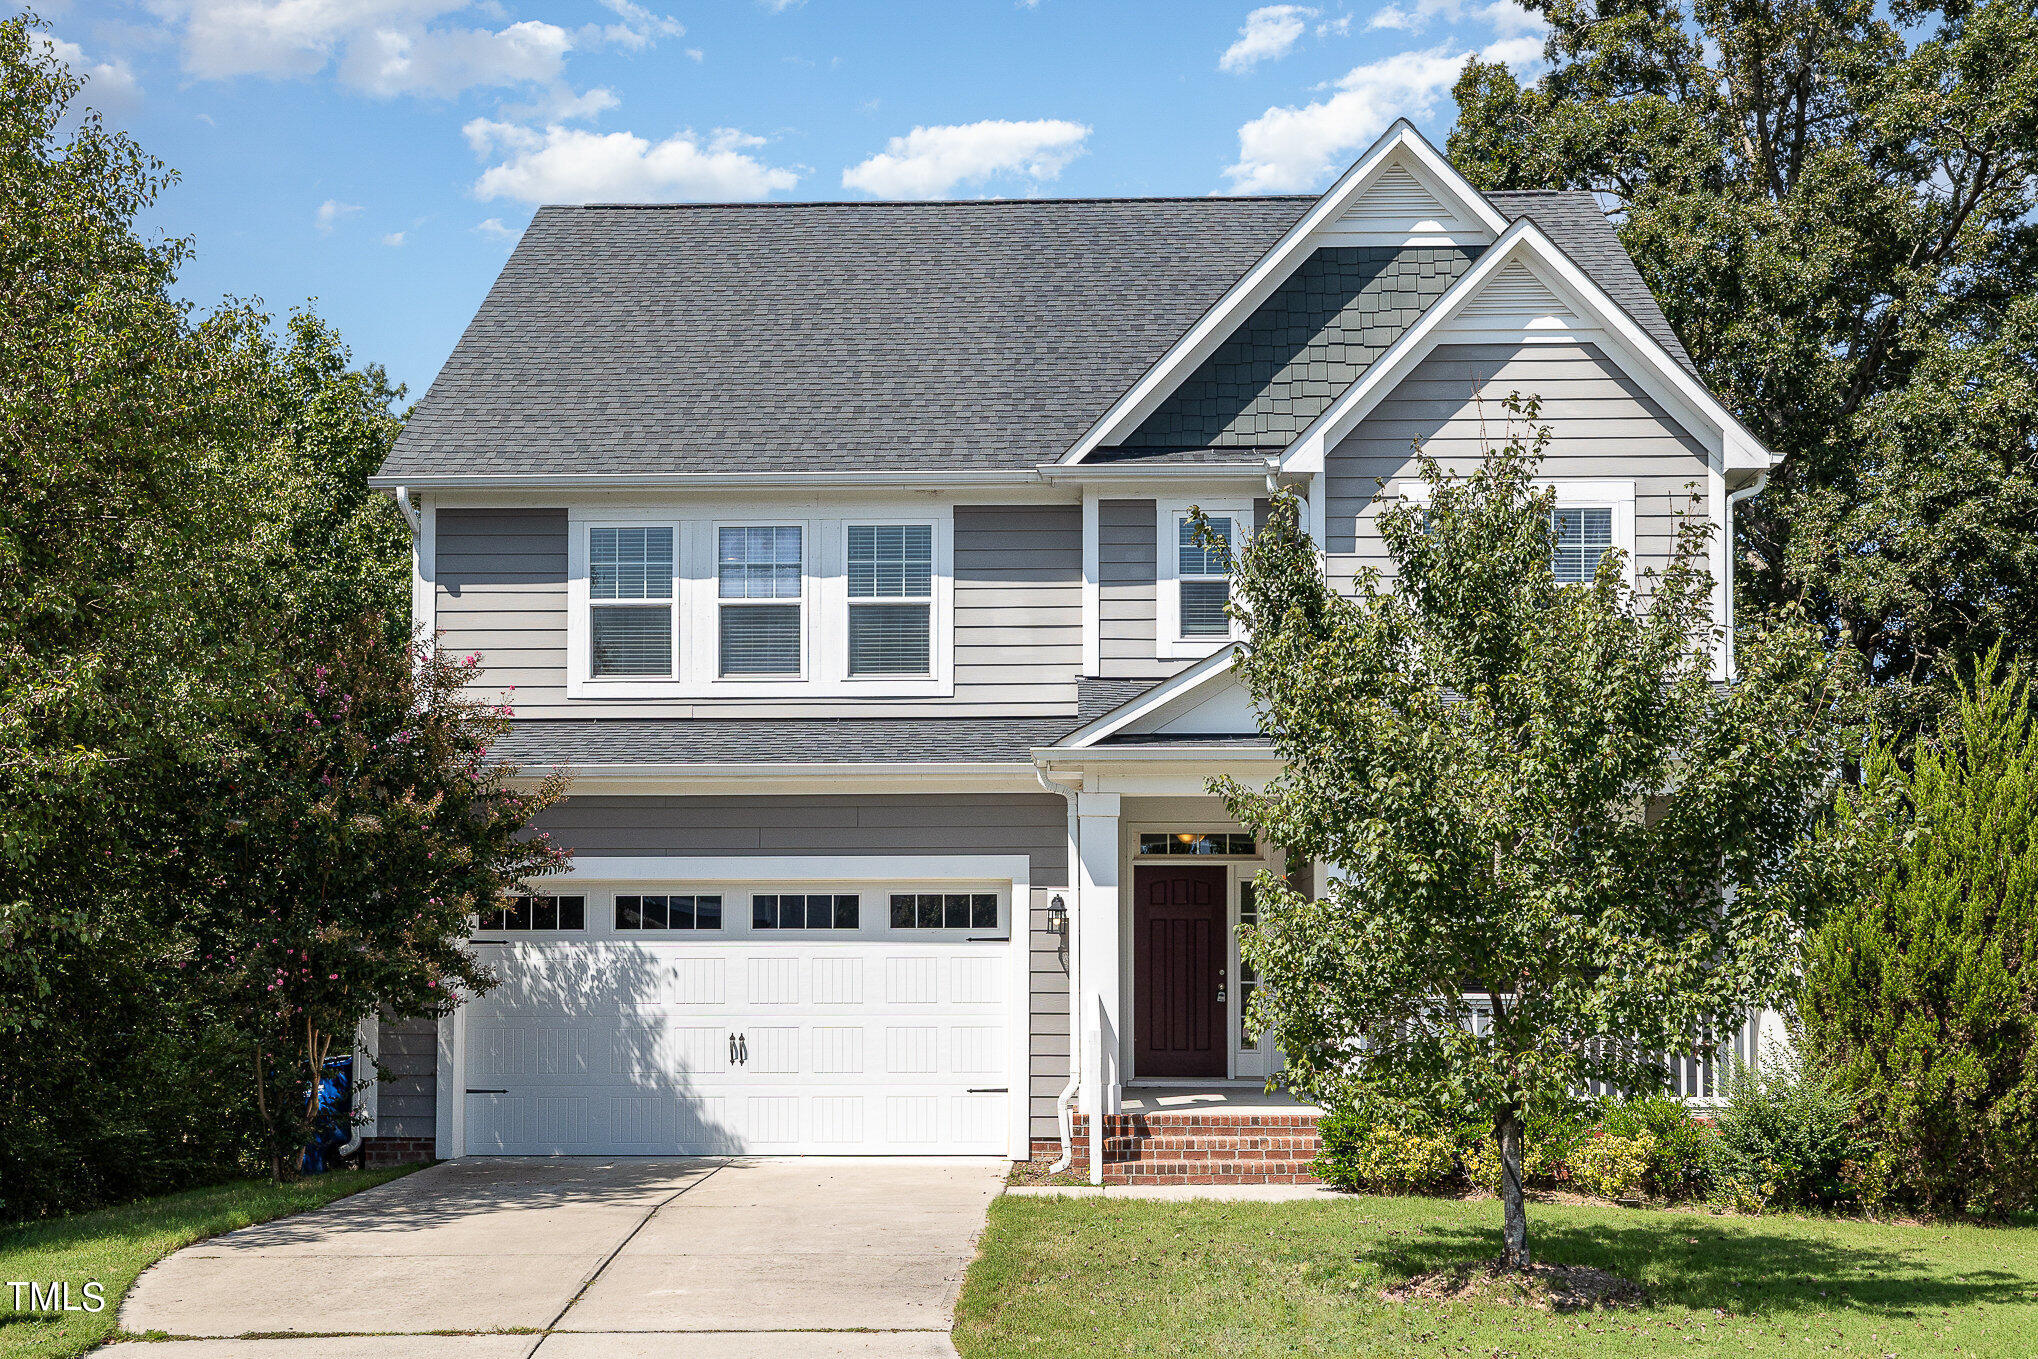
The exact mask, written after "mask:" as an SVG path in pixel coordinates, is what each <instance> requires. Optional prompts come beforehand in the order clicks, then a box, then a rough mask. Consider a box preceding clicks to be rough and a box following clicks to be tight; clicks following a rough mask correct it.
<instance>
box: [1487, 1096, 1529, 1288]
mask: <svg viewBox="0 0 2038 1359" xmlns="http://www.w3.org/2000/svg"><path fill="white" fill-rule="evenodd" d="M1522 1131H1523V1127H1522V1118H1521V1113H1520V1111H1519V1110H1515V1109H1509V1110H1508V1111H1507V1112H1505V1113H1503V1114H1502V1115H1501V1116H1500V1117H1499V1118H1498V1119H1496V1120H1495V1121H1494V1124H1493V1140H1494V1141H1496V1142H1498V1143H1499V1144H1500V1222H1501V1228H1500V1237H1501V1244H1500V1267H1501V1268H1502V1269H1505V1270H1516V1269H1527V1268H1528V1264H1529V1248H1528V1207H1527V1205H1526V1204H1525V1203H1524V1202H1523V1200H1522V1192H1521V1170H1522V1165H1521V1135H1522Z"/></svg>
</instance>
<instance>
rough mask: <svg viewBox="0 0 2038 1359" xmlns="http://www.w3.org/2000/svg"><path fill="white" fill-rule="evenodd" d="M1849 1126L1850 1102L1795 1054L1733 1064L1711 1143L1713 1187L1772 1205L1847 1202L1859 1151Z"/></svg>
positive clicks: (1827, 1077) (1827, 1205)
mask: <svg viewBox="0 0 2038 1359" xmlns="http://www.w3.org/2000/svg"><path fill="white" fill-rule="evenodd" d="M1853 1125H1854V1101H1853V1099H1852V1098H1850V1097H1849V1096H1848V1095H1847V1094H1846V1092H1844V1091H1843V1090H1841V1089H1840V1088H1839V1086H1838V1085H1837V1084H1836V1083H1835V1081H1834V1080H1833V1078H1832V1077H1831V1076H1830V1075H1827V1074H1824V1073H1821V1072H1818V1071H1814V1070H1812V1069H1811V1068H1810V1067H1808V1066H1807V1065H1806V1064H1805V1062H1804V1061H1803V1059H1802V1058H1800V1057H1799V1056H1797V1055H1796V1054H1795V1053H1792V1052H1788V1051H1783V1050H1776V1051H1772V1052H1771V1053H1769V1054H1768V1055H1767V1056H1765V1057H1764V1058H1763V1059H1762V1061H1761V1062H1759V1063H1757V1064H1752V1065H1751V1064H1738V1065H1736V1066H1735V1068H1734V1069H1733V1070H1732V1071H1731V1072H1729V1073H1728V1076H1727V1105H1726V1108H1725V1109H1723V1110H1722V1111H1721V1113H1720V1120H1719V1137H1718V1140H1717V1141H1716V1143H1715V1144H1714V1145H1715V1150H1716V1155H1715V1157H1714V1168H1713V1173H1714V1176H1715V1179H1716V1181H1717V1182H1718V1183H1717V1184H1716V1185H1715V1188H1716V1190H1717V1191H1718V1192H1719V1193H1721V1194H1722V1195H1723V1196H1724V1197H1726V1198H1728V1199H1730V1200H1733V1201H1737V1202H1745V1201H1750V1200H1752V1201H1757V1202H1760V1203H1761V1204H1763V1205H1764V1206H1767V1207H1773V1208H1835V1207H1838V1206H1840V1205H1842V1204H1844V1203H1847V1202H1849V1201H1850V1200H1852V1199H1853V1198H1854V1197H1855V1189H1854V1186H1853V1184H1852V1183H1851V1181H1853V1180H1854V1179H1856V1178H1857V1177H1858V1175H1859V1173H1860V1172H1859V1163H1860V1161H1861V1159H1862V1155H1863V1152H1864V1150H1865V1147H1864V1144H1863V1143H1862V1141H1861V1139H1860V1137H1859V1136H1858V1135H1857V1134H1856V1132H1855V1131H1854V1126H1853Z"/></svg>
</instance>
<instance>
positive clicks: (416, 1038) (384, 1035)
mask: <svg viewBox="0 0 2038 1359" xmlns="http://www.w3.org/2000/svg"><path fill="white" fill-rule="evenodd" d="M375 1060H376V1062H377V1063H378V1064H380V1066H381V1067H382V1072H383V1074H382V1076H381V1078H380V1080H379V1083H378V1085H377V1088H376V1091H375V1127H374V1128H373V1129H372V1132H373V1135H374V1136H376V1137H432V1136H435V1135H436V1134H437V1132H438V1127H439V1105H438V1099H439V1094H438V1082H437V1078H436V1075H435V1073H436V1072H437V1070H438V1063H439V1021H438V1020H436V1019H387V1018H385V1019H383V1020H382V1021H380V1022H379V1023H378V1024H377V1025H376V1026H375Z"/></svg>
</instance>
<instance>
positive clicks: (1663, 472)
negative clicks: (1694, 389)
mask: <svg viewBox="0 0 2038 1359" xmlns="http://www.w3.org/2000/svg"><path fill="white" fill-rule="evenodd" d="M1511 392H1519V393H1521V394H1522V395H1523V396H1536V397H1539V398H1540V399H1541V402H1542V408H1541V413H1540V417H1539V418H1540V420H1541V422H1542V423H1544V424H1546V425H1548V426H1549V427H1550V430H1551V435H1552V437H1551V441H1550V446H1549V452H1548V456H1547V457H1546V458H1545V459H1544V462H1543V468H1542V475H1544V476H1546V477H1549V478H1551V479H1553V480H1554V479H1577V480H1594V481H1632V482H1633V483H1634V484H1635V567H1636V570H1637V573H1638V574H1639V573H1640V572H1643V571H1648V570H1657V571H1660V570H1661V569H1662V568H1663V566H1664V565H1665V564H1666V563H1667V561H1668V560H1669V554H1670V551H1671V548H1672V546H1673V545H1674V542H1675V536H1676V531H1677V522H1678V517H1679V516H1680V515H1681V514H1683V513H1686V512H1696V513H1701V514H1703V513H1704V512H1705V510H1706V484H1707V476H1708V459H1707V454H1706V450H1705V448H1704V446H1703V445H1701V444H1700V443H1699V442H1698V441H1697V440H1696V439H1694V438H1693V437H1692V436H1691V435H1690V434H1688V433H1687V432H1686V431H1684V430H1683V429H1682V428H1681V427H1679V425H1678V424H1677V422H1676V421H1675V420H1674V419H1672V418H1671V416H1670V414H1669V412H1667V411H1665V410H1664V409H1663V408H1662V407H1661V406H1660V405H1658V404H1657V403H1656V402H1655V401H1654V400H1653V399H1651V398H1650V397H1649V396H1648V394H1647V393H1645V392H1643V391H1642V389H1641V388H1640V387H1638V386H1637V385H1636V384H1635V383H1634V381H1633V380H1632V379H1630V378H1628V377H1627V376H1626V375H1625V374H1623V373H1622V372H1621V371H1620V370H1619V369H1618V368H1617V367H1615V365H1614V364H1613V363H1612V361H1611V360H1609V359H1608V358H1607V357H1606V356H1605V355H1604V354H1603V353H1601V352H1600V350H1599V348H1598V347H1597V346H1596V345H1590V344H1585V345H1569V344H1566V345H1556V344H1547V345H1544V344H1539V345H1533V346H1515V345H1503V344H1462V345H1439V346H1438V347H1437V348H1436V350H1435V351H1433V352H1432V353H1431V354H1430V355H1429V357H1428V358H1426V359H1424V360H1423V361H1422V363H1420V364H1419V365H1417V367H1416V368H1415V370H1414V371H1413V372H1412V373H1410V374H1409V375H1408V377H1406V378H1404V379H1403V380H1402V381H1401V383H1400V385H1399V386H1397V387H1396V388H1395V389H1394V391H1393V392H1392V393H1391V394H1390V395H1388V397H1387V398H1386V399H1385V400H1383V401H1381V403H1380V404H1379V405H1378V406H1376V407H1374V409H1373V411H1372V412H1371V413H1370V414H1369V415H1368V416H1367V417H1366V419H1365V420H1364V421H1363V422H1362V423H1361V424H1360V425H1359V427H1358V428H1357V429H1356V430H1354V431H1353V432H1352V433H1351V435H1349V436H1348V437H1347V438H1346V439H1345V440H1344V441H1343V442H1341V443H1340V444H1338V446H1337V447H1336V448H1334V449H1333V450H1331V452H1330V454H1329V456H1328V457H1327V459H1326V486H1327V490H1328V496H1329V499H1328V501H1327V504H1326V506H1325V521H1324V530H1325V537H1326V539H1327V542H1326V548H1327V550H1328V552H1329V554H1330V557H1331V564H1330V569H1331V573H1332V575H1333V576H1334V577H1336V578H1339V579H1344V580H1349V579H1350V578H1351V577H1352V575H1353V574H1355V572H1356V571H1357V570H1358V569H1359V568H1361V567H1372V568H1373V569H1375V570H1377V571H1379V572H1381V574H1382V575H1383V576H1385V575H1387V574H1389V573H1390V568H1391V563H1390V562H1389V561H1388V560H1387V558H1386V555H1385V552H1384V548H1383V545H1382V543H1381V541H1380V537H1379V532H1378V529H1377V526H1376V525H1375V524H1374V522H1373V521H1374V519H1375V517H1376V516H1377V515H1378V513H1379V511H1380V510H1381V509H1382V508H1383V500H1385V499H1386V497H1382V496H1381V495H1380V493H1379V488H1378V486H1377V484H1376V483H1377V482H1378V481H1382V480H1384V481H1386V482H1387V483H1388V485H1387V497H1392V496H1394V495H1395V494H1396V492H1397V491H1398V490H1399V484H1398V483H1400V482H1402V481H1404V480H1415V479H1417V477H1416V474H1415V470H1414V454H1413V452H1412V450H1411V447H1410V445H1411V443H1412V442H1414V441H1418V440H1419V441H1420V442H1421V443H1422V446H1423V447H1424V449H1425V450H1427V451H1428V452H1429V453H1430V454H1431V455H1432V456H1433V457H1435V458H1436V459H1437V460H1438V461H1440V462H1441V463H1443V464H1444V465H1445V466H1446V467H1447V468H1449V469H1450V470H1452V471H1454V472H1457V473H1460V474H1463V473H1465V472H1469V471H1470V470H1472V468H1473V467H1474V466H1475V465H1476V463H1477V461H1478V460H1479V458H1480V456H1481V454H1482V453H1483V452H1484V451H1485V450H1486V449H1487V448H1488V447H1491V446H1493V445H1495V444H1499V443H1502V442H1504V441H1505V440H1506V438H1507V437H1508V436H1507V432H1506V431H1507V412H1506V411H1505V410H1504V409H1503V408H1502V406H1501V402H1502V401H1503V400H1504V399H1505V398H1506V397H1507V396H1508V394H1509V393H1511ZM1482 425H1483V428H1482Z"/></svg>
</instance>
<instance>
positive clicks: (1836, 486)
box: [1450, 0, 2038, 727]
mask: <svg viewBox="0 0 2038 1359" xmlns="http://www.w3.org/2000/svg"><path fill="white" fill-rule="evenodd" d="M1524 4H1525V5H1526V7H1527V8H1528V9H1529V10H1531V11H1533V12H1535V13H1537V14H1538V15H1540V16H1541V17H1543V18H1545V19H1547V20H1548V21H1549V24H1550V31H1549V39H1548V44H1547V47H1546V49H1545V57H1546V61H1547V65H1546V66H1544V67H1543V68H1542V69H1541V71H1540V73H1539V74H1538V75H1537V76H1536V77H1535V79H1534V80H1533V81H1532V82H1531V83H1529V84H1526V85H1524V84H1521V83H1520V82H1518V81H1517V80H1516V79H1515V77H1514V76H1513V75H1512V74H1511V73H1510V72H1509V70H1508V68H1507V67H1506V66H1505V65H1503V64H1499V63H1490V64H1489V63H1482V62H1474V63H1472V64H1471V65H1470V66H1468V67H1467V69H1466V71H1465V73H1464V75H1463V77H1462V78H1461V79H1460V81H1459V83H1458V86H1457V91H1456V93H1457V97H1458V104H1459V109H1460V113H1459V119H1458V123H1457V126H1456V127H1455V128H1454V129H1453V130H1452V133H1451V138H1450V150H1451V158H1452V161H1453V163H1455V164H1456V165H1457V166H1458V167H1459V168H1460V169H1461V170H1463V171H1464V172H1465V173H1466V175H1467V176H1468V177H1469V178H1470V179H1471V180H1472V181H1473V182H1474V183H1476V184H1478V185H1480V186H1481V187H1483V188H1489V189H1515V188H1557V187H1570V188H1583V189H1593V190H1596V191H1598V192H1599V193H1600V194H1601V196H1602V198H1603V199H1604V200H1605V201H1606V202H1607V203H1608V204H1609V205H1610V207H1611V208H1612V209H1613V210H1614V212H1615V214H1616V218H1617V221H1618V226H1619V231H1620V236H1621V240H1622V243H1623V244H1625V245H1626V246H1627V248H1628V251H1629V253H1630V254H1632V255H1633V256H1634V258H1635V262H1636V264H1637V265H1639V266H1640V268H1641V271H1642V274H1643V276H1644V277H1645V278H1647V279H1648V281H1649V284H1650V286H1651V289H1652V290H1653V291H1654V293H1655V295H1656V296H1657V297H1658V298H1659V299H1661V301H1662V303H1663V309H1664V311H1665V312H1666V313H1667V314H1668V316H1669V318H1670V323H1671V325H1672V326H1673V327H1674V328H1675V329H1676V331H1677V334H1678V336H1679V338H1680V339H1682V340H1683V342H1684V344H1685V346H1686V348H1688V349H1689V350H1690V351H1691V356H1692V358H1693V359H1694V360H1695V361H1696V362H1697V364H1698V366H1699V368H1700V370H1701V371H1702V372H1703V373H1704V374H1705V376H1706V380H1707V382H1708V384H1709V385H1710V386H1711V387H1712V389H1713V390H1714V391H1716V392H1718V393H1720V395H1721V396H1722V398H1723V399H1724V400H1725V401H1726V403H1727V405H1728V406H1730V407H1731V408H1732V409H1733V410H1734V412H1735V413H1736V414H1737V415H1739V416H1740V417H1741V419H1742V420H1744V421H1746V422H1747V424H1748V425H1749V427H1750V428H1751V429H1753V430H1755V431H1756V432H1757V433H1758V434H1760V435H1761V436H1762V438H1763V440H1764V441H1765V442H1766V443H1767V444H1768V445H1769V446H1770V447H1771V448H1774V449H1776V450H1778V451H1779V452H1781V453H1784V454H1785V455H1786V457H1785V460H1784V463H1783V465H1782V467H1780V468H1779V469H1778V470H1777V473H1776V475H1775V476H1774V477H1773V478H1772V479H1771V481H1770V485H1769V489H1768V490H1767V491H1765V492H1764V493H1763V494H1762V495H1761V496H1759V497H1757V498H1756V499H1755V501H1753V502H1752V503H1751V504H1750V505H1749V506H1748V507H1747V508H1745V509H1744V510H1743V512H1742V514H1741V515H1740V516H1739V520H1740V529H1741V542H1740V548H1741V549H1742V551H1743V552H1744V553H1745V554H1749V558H1750V569H1744V570H1742V571H1740V572H1739V573H1737V574H1738V578H1739V580H1740V582H1741V583H1742V584H1743V585H1744V586H1745V587H1746V589H1747V590H1748V591H1749V593H1750V594H1751V595H1752V597H1753V599H1754V600H1756V601H1757V602H1760V603H1762V604H1763V605H1765V606H1767V607H1771V608H1773V607H1776V606H1778V605H1781V604H1783V603H1786V602H1791V601H1797V602H1802V604H1803V605H1804V606H1805V608H1806V610H1807V612H1808V613H1809V614H1810V615H1811V616H1812V617H1814V618H1816V619H1817V620H1818V621H1819V622H1820V623H1821V624H1822V625H1823V626H1825V627H1826V628H1827V630H1828V637H1829V640H1830V642H1831V643H1832V644H1833V645H1835V646H1836V647H1840V648H1845V649H1848V650H1851V651H1852V652H1853V653H1854V654H1856V655H1857V656H1858V657H1859V659H1860V660H1861V662H1862V664H1863V666H1864V667H1865V669H1866V671H1867V673H1868V674H1869V676H1870V677H1871V678H1872V679H1873V680H1874V681H1875V682H1876V684H1877V685H1878V689H1877V691H1876V692H1877V693H1878V694H1879V695H1880V701H1881V707H1882V711H1883V713H1884V716H1885V720H1886V721H1887V722H1888V723H1889V724H1890V725H1891V726H1892V727H1896V726H1911V725H1915V724H1916V723H1917V722H1918V721H1920V720H1922V718H1923V717H1924V716H1926V715H1927V714H1928V713H1929V711H1930V710H1931V708H1932V707H1933V706H1935V705H1936V703H1937V702H1938V701H1939V700H1940V698H1941V697H1942V696H1943V695H1945V694H1948V693H1950V691H1951V682H1952V679H1953V676H1954V675H1955V673H1956V672H1958V671H1959V670H1960V669H1961V667H1962V665H1963V664H1964V663H1965V661H1966V660H1967V659H1969V658H1972V657H1974V656H1977V655H1980V654H1982V653H1984V652H1986V651H1988V650H1989V648H1990V647H1991V646H1992V645H1993V644H1994V643H1995V642H1997V641H2006V642H2007V643H2008V644H2009V646H2010V648H2011V649H2012V652H2013V653H2014V654H2018V655H2022V656H2026V657H2030V656H2033V655H2038V534H2033V533H2032V532H2031V525H2032V524H2033V523H2034V522H2038V237H2034V228H2033V223H2032V213H2033V210H2034V208H2038V12H2034V10H2033V7H2032V6H2031V4H2030V3H2029V0H1981V2H1980V3H1967V2H1966V0H1962V3H1954V4H1934V3H1926V2H1923V0H1898V2H1897V3H1895V4H1893V5H1886V6H1885V5H1875V4H1870V3H1866V0H1755V2H1754V3H1737V4H1725V3H1721V2H1720V0H1697V3H1696V4H1695V5H1694V6H1691V7H1686V6H1684V5H1680V4H1677V3H1661V2H1654V3H1643V4H1637V3H1632V0H1524Z"/></svg>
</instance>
